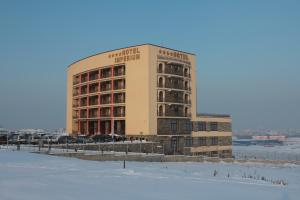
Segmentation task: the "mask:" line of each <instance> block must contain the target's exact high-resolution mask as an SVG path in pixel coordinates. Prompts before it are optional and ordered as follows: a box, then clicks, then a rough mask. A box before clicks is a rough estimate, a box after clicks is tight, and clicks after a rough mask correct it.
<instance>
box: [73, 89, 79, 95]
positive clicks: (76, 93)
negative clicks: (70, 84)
mask: <svg viewBox="0 0 300 200" xmlns="http://www.w3.org/2000/svg"><path fill="white" fill-rule="evenodd" d="M78 95H79V88H76V89H74V90H73V96H78Z"/></svg>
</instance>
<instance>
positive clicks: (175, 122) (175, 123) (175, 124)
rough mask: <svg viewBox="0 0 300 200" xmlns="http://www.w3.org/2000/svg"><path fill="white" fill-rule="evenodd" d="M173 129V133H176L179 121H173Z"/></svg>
mask: <svg viewBox="0 0 300 200" xmlns="http://www.w3.org/2000/svg"><path fill="white" fill-rule="evenodd" d="M171 131H172V133H176V131H177V121H171Z"/></svg>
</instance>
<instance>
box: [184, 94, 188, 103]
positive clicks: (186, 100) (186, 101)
mask: <svg viewBox="0 0 300 200" xmlns="http://www.w3.org/2000/svg"><path fill="white" fill-rule="evenodd" d="M184 101H185V103H188V101H189V95H188V94H185V95H184Z"/></svg>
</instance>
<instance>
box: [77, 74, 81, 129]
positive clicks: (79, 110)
mask: <svg viewBox="0 0 300 200" xmlns="http://www.w3.org/2000/svg"><path fill="white" fill-rule="evenodd" d="M78 88H79V92H78V96H79V97H78V99H79V103H78V112H79V114H78V131H77V134H80V132H81V124H80V118H81V97H80V96H81V74H80V75H79V87H78Z"/></svg>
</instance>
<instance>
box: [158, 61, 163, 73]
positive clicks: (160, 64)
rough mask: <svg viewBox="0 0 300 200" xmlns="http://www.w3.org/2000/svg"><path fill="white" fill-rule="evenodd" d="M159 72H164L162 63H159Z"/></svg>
mask: <svg viewBox="0 0 300 200" xmlns="http://www.w3.org/2000/svg"><path fill="white" fill-rule="evenodd" d="M158 72H159V73H162V72H163V65H162V63H159V65H158Z"/></svg>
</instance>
